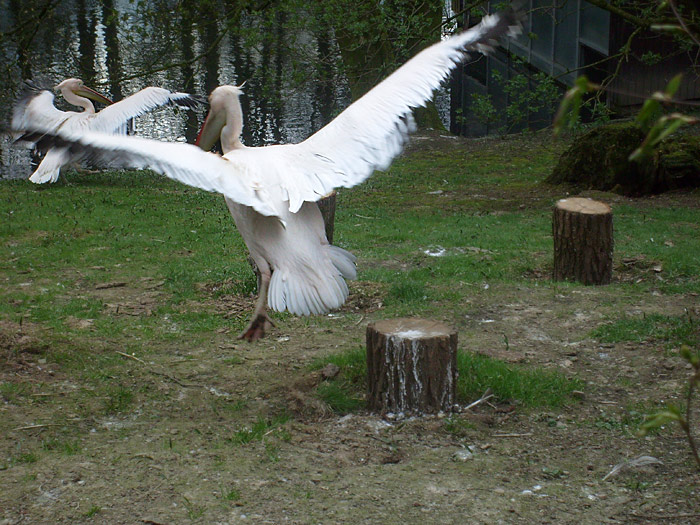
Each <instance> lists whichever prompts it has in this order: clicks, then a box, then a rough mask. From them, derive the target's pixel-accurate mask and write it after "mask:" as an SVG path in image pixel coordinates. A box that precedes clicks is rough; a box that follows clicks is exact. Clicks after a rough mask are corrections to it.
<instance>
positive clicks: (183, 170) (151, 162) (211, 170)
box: [20, 130, 284, 216]
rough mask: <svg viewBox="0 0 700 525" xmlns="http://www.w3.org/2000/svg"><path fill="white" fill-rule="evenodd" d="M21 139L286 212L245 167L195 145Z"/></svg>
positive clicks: (99, 136)
mask: <svg viewBox="0 0 700 525" xmlns="http://www.w3.org/2000/svg"><path fill="white" fill-rule="evenodd" d="M20 140H23V141H27V142H33V143H36V144H37V147H38V148H42V149H43V148H65V149H66V151H67V153H68V154H69V155H70V158H71V159H73V160H80V159H88V160H93V161H95V162H97V163H99V164H102V165H108V166H110V167H112V168H136V169H151V170H153V171H155V172H156V173H160V174H161V175H165V176H166V177H168V178H171V179H173V180H176V181H179V182H182V183H184V184H187V185H188V186H194V187H197V188H201V189H203V190H207V191H215V192H218V193H221V194H223V195H225V196H226V197H228V198H229V199H231V200H234V201H236V202H238V203H240V204H243V205H245V206H250V207H252V208H253V209H255V210H256V211H257V212H259V213H261V214H263V215H268V216H279V215H280V213H281V211H280V210H278V209H275V206H274V204H273V199H271V197H270V195H269V192H268V191H267V190H266V189H265V187H264V185H262V184H260V183H258V182H257V180H256V176H255V173H254V172H253V173H251V172H250V170H248V169H247V167H246V166H245V165H243V164H241V163H240V162H238V161H236V160H229V159H227V158H225V157H221V156H220V155H217V154H215V153H209V152H206V151H203V150H202V149H200V148H198V147H197V146H193V145H191V144H184V143H182V142H162V141H159V140H151V139H144V138H140V137H126V136H123V135H112V134H107V133H97V132H93V131H89V132H83V133H76V132H67V131H64V130H61V131H59V132H58V133H51V132H48V133H47V132H44V131H41V130H38V131H29V132H27V133H25V134H24V135H23V136H22V137H21V138H20ZM283 211H284V210H282V212H283Z"/></svg>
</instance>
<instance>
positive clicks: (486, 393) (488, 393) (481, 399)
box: [464, 388, 493, 410]
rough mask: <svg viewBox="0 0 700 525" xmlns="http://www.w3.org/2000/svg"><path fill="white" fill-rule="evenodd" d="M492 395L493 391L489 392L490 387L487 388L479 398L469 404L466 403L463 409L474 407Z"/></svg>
mask: <svg viewBox="0 0 700 525" xmlns="http://www.w3.org/2000/svg"><path fill="white" fill-rule="evenodd" d="M492 397H493V393H492V392H491V389H490V388H487V389H486V392H484V395H483V396H481V397H480V398H479V399H477V400H476V401H474V402H473V403H471V404H470V405H467V406H466V407H464V410H469V409H471V408H474V407H475V406H476V405H478V404H480V403H483V402H484V401H488V400H489V399H491V398H492Z"/></svg>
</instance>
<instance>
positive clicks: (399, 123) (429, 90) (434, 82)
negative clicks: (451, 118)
mask: <svg viewBox="0 0 700 525" xmlns="http://www.w3.org/2000/svg"><path fill="white" fill-rule="evenodd" d="M519 31H520V23H519V15H518V14H516V13H515V12H513V11H508V12H505V13H499V14H495V15H490V16H486V17H484V18H483V19H482V21H481V23H480V24H478V25H477V26H475V27H473V28H471V29H468V30H466V31H463V32H462V33H459V34H457V35H454V36H452V37H450V38H448V39H446V40H443V41H441V42H438V43H436V44H433V45H432V46H430V47H428V48H426V49H424V50H423V51H421V52H420V53H418V54H417V55H416V56H414V57H413V58H412V59H410V60H409V61H408V62H406V63H405V64H404V65H403V66H401V67H400V68H399V69H397V70H396V71H395V72H394V73H392V74H391V75H390V76H388V77H387V78H386V79H385V80H383V81H382V82H380V83H379V84H378V85H377V86H375V87H374V88H373V89H371V90H370V91H369V92H367V93H366V94H365V95H364V96H363V97H361V98H360V99H358V100H357V101H356V102H354V103H353V104H351V105H350V106H348V107H347V108H346V109H345V110H344V111H343V112H342V113H341V114H340V115H338V117H336V118H335V119H334V120H333V121H332V122H330V123H329V124H327V125H326V126H325V127H323V128H322V129H320V130H319V131H318V132H316V133H315V134H314V135H312V136H311V137H309V138H308V139H306V140H305V141H303V142H301V143H299V144H294V145H284V146H270V147H267V148H246V149H241V150H235V151H232V152H230V153H229V154H228V156H229V157H230V158H232V159H233V158H236V157H241V158H245V159H246V161H247V163H248V164H249V165H250V166H255V165H260V166H261V169H264V174H265V180H266V182H267V184H269V185H270V186H276V185H279V186H280V189H281V190H282V192H283V193H284V194H285V196H286V198H285V200H288V201H289V209H290V211H292V212H296V211H297V210H298V209H299V208H300V207H301V205H302V203H303V202H304V201H315V200H318V199H320V198H321V197H323V196H324V195H326V194H328V193H329V192H330V191H331V190H332V189H333V188H336V187H351V186H354V185H356V184H359V183H360V182H362V181H363V180H365V179H366V178H367V177H369V176H370V175H371V174H372V173H373V171H374V170H376V169H379V170H382V169H386V168H388V167H389V165H390V164H391V161H392V160H393V159H394V158H395V157H396V156H397V155H398V154H399V153H400V152H401V151H402V149H403V146H404V144H405V143H406V141H407V140H408V135H409V133H410V132H411V131H413V130H414V128H415V125H414V122H413V118H412V110H413V108H415V107H418V106H422V105H424V104H425V103H426V102H427V101H429V100H430V99H431V98H432V96H433V92H434V90H435V89H437V88H438V87H440V84H441V83H442V81H443V80H445V78H447V76H448V75H449V74H450V72H451V71H452V70H453V69H454V68H455V67H456V65H457V64H459V63H460V62H461V61H462V60H463V59H464V58H465V53H466V52H468V51H470V50H474V51H478V52H482V53H484V52H488V51H490V50H491V46H492V45H494V44H495V42H496V39H498V38H499V37H501V36H503V35H505V34H506V33H508V34H510V35H515V34H517V33H518V32H519Z"/></svg>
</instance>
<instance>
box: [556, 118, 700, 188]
mask: <svg viewBox="0 0 700 525" xmlns="http://www.w3.org/2000/svg"><path fill="white" fill-rule="evenodd" d="M644 137H645V133H644V132H643V131H642V129H641V128H640V127H639V126H637V125H636V124H635V123H633V122H624V123H615V124H609V125H606V126H600V127H597V128H594V129H592V130H591V131H589V132H588V133H586V134H585V135H583V136H582V137H580V138H579V139H578V140H576V141H575V142H574V143H573V144H572V145H571V147H569V149H567V150H566V151H565V152H564V153H563V154H562V156H561V157H560V159H559V163H558V164H557V166H556V167H555V168H554V171H553V172H552V174H551V175H550V176H549V177H548V178H547V182H549V183H552V184H561V183H569V184H573V185H574V186H577V187H579V188H582V189H595V190H601V191H615V192H618V193H623V194H625V195H644V194H648V193H660V192H664V191H667V190H670V189H678V188H684V187H689V186H694V187H697V186H700V138H699V137H697V136H690V135H674V136H672V137H670V138H669V139H667V140H665V141H664V142H663V143H662V144H661V146H660V147H659V148H658V149H657V150H656V152H655V154H654V155H653V157H651V158H647V159H645V160H644V161H643V162H630V161H629V160H628V157H629V155H630V153H632V151H634V150H635V149H636V148H637V147H639V145H640V144H641V143H642V141H643V140H644Z"/></svg>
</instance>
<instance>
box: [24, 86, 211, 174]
mask: <svg viewBox="0 0 700 525" xmlns="http://www.w3.org/2000/svg"><path fill="white" fill-rule="evenodd" d="M26 85H27V88H28V90H27V93H26V95H25V96H24V97H23V99H22V100H21V101H20V103H19V104H18V105H17V106H15V111H14V115H13V119H12V127H13V128H15V129H22V128H24V129H31V128H35V127H41V128H42V129H46V130H52V131H54V132H56V131H58V130H61V132H68V133H85V132H88V131H98V132H102V133H123V132H125V130H126V125H127V122H128V121H129V120H130V119H132V118H134V117H137V116H139V115H142V114H143V113H146V112H148V111H151V110H153V109H155V108H157V107H159V106H163V105H166V104H176V105H178V106H181V107H186V108H193V107H194V106H195V104H197V102H196V100H195V99H193V98H192V97H191V96H190V95H188V94H186V93H172V92H170V91H168V90H167V89H163V88H159V87H147V88H145V89H142V90H141V91H139V92H138V93H135V94H134V95H131V96H130V97H127V98H125V99H124V100H121V101H120V102H117V103H113V102H112V101H111V100H110V99H109V98H107V97H105V96H104V95H102V94H101V93H98V92H97V91H95V90H93V89H91V88H89V87H87V86H86V85H84V83H83V81H82V80H80V79H78V78H68V79H66V80H64V81H63V82H61V83H60V84H57V85H56V86H55V87H54V91H56V92H59V93H61V95H62V96H63V98H64V99H65V100H66V102H68V103H70V104H72V105H74V106H76V107H78V108H82V111H61V110H59V109H57V108H56V107H55V106H54V95H53V93H51V92H50V91H48V90H42V89H39V88H37V87H36V86H34V85H33V84H31V83H29V82H27V83H26ZM93 100H94V101H97V102H100V103H102V104H105V105H107V106H108V107H106V108H104V109H103V110H102V111H100V112H95V106H94V104H93V103H92V101H93ZM69 161H70V155H69V154H68V153H67V152H66V151H65V149H64V148H51V149H49V150H48V151H47V152H46V155H45V156H44V158H43V159H42V161H41V163H40V164H39V166H38V167H37V169H36V170H35V171H34V173H32V175H31V176H30V177H29V180H31V181H32V182H34V183H37V184H43V183H45V182H56V181H57V180H58V177H59V174H60V171H61V167H62V166H64V165H65V164H67V163H68V162H69Z"/></svg>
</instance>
